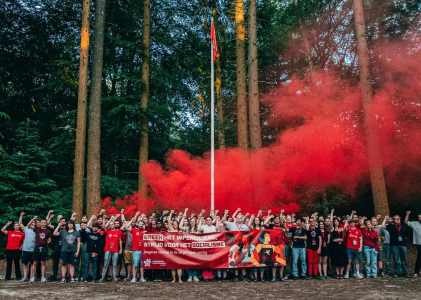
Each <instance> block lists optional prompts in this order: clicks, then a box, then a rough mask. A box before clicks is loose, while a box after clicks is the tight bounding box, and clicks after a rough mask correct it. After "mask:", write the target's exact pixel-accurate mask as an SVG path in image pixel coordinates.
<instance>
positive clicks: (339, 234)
mask: <svg viewBox="0 0 421 300" xmlns="http://www.w3.org/2000/svg"><path fill="white" fill-rule="evenodd" d="M336 231H337V232H338V237H339V238H340V239H341V238H342V237H341V233H342V231H341V230H339V228H338V230H336Z"/></svg>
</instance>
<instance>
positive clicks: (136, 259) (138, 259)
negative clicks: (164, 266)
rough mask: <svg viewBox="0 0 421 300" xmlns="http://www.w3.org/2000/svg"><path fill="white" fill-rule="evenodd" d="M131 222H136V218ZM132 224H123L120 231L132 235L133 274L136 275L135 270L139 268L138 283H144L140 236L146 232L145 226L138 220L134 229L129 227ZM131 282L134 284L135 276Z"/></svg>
mask: <svg viewBox="0 0 421 300" xmlns="http://www.w3.org/2000/svg"><path fill="white" fill-rule="evenodd" d="M132 222H136V217H134V218H133V219H132ZM132 222H129V223H127V224H125V226H124V227H123V228H122V230H127V231H128V232H131V233H132V238H133V244H132V250H133V274H135V275H136V273H137V269H138V268H139V271H140V282H146V280H145V278H144V270H143V265H142V251H141V250H142V248H141V247H142V245H141V243H142V236H143V233H144V232H146V229H145V224H144V223H143V221H142V220H139V221H138V222H137V223H136V226H135V227H131V226H130V224H131V223H132ZM131 282H136V276H133V279H132V281H131Z"/></svg>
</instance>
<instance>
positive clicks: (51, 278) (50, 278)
mask: <svg viewBox="0 0 421 300" xmlns="http://www.w3.org/2000/svg"><path fill="white" fill-rule="evenodd" d="M47 281H48V282H53V281H57V278H55V277H53V276H51V277H49V278H48V280H47Z"/></svg>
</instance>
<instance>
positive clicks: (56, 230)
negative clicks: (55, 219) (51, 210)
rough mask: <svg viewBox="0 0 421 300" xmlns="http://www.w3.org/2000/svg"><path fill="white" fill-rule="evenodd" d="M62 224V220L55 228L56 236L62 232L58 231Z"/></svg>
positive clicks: (54, 233)
mask: <svg viewBox="0 0 421 300" xmlns="http://www.w3.org/2000/svg"><path fill="white" fill-rule="evenodd" d="M61 224H63V223H62V222H61V221H60V223H59V224H57V227H56V229H54V232H53V235H55V236H59V235H60V233H59V232H58V230H59V229H60V227H61Z"/></svg>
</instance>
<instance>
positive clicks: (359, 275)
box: [355, 273, 364, 279]
mask: <svg viewBox="0 0 421 300" xmlns="http://www.w3.org/2000/svg"><path fill="white" fill-rule="evenodd" d="M355 278H357V279H363V278H364V276H363V275H361V274H359V273H358V274H357V275H355Z"/></svg>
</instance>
